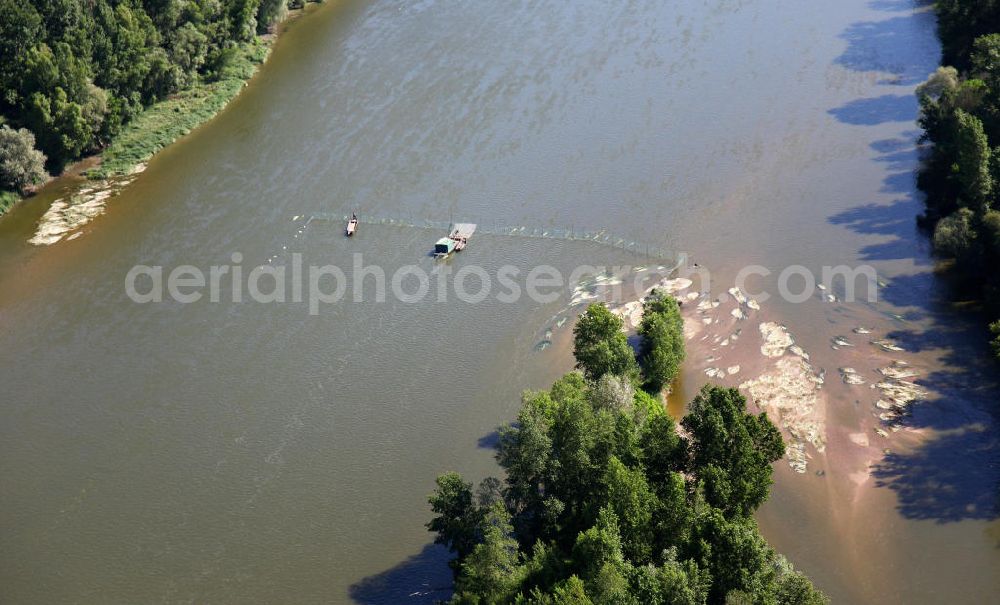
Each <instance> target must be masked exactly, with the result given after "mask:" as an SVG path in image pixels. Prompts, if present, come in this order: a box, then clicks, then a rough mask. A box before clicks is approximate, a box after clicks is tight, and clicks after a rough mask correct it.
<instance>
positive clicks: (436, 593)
mask: <svg viewBox="0 0 1000 605" xmlns="http://www.w3.org/2000/svg"><path fill="white" fill-rule="evenodd" d="M449 559H451V555H450V554H449V552H448V550H447V549H446V548H444V547H443V546H439V545H436V544H428V545H426V546H424V548H423V550H421V551H420V552H419V553H417V554H415V555H413V556H412V557H410V558H408V559H406V560H405V561H403V562H402V563H400V564H399V565H396V566H395V567H392V568H391V569H387V570H385V571H383V572H382V573H379V574H375V575H373V576H368V577H367V578H364V579H363V580H361V581H359V582H357V583H356V584H353V585H352V586H351V588H350V591H349V592H350V597H351V600H353V601H354V602H355V603H361V604H362V605H396V604H398V603H410V604H415V605H431V604H432V603H435V602H437V601H446V600H448V599H449V598H451V592H452V577H451V569H450V568H449V567H448V560H449Z"/></svg>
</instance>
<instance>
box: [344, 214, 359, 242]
mask: <svg viewBox="0 0 1000 605" xmlns="http://www.w3.org/2000/svg"><path fill="white" fill-rule="evenodd" d="M357 230H358V215H357V214H352V215H351V220H349V221H347V237H351V236H352V235H354V232H355V231H357Z"/></svg>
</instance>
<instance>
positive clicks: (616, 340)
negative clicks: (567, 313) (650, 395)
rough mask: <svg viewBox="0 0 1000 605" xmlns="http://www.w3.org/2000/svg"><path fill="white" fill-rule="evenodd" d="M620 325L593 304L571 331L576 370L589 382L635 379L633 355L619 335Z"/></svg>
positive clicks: (619, 322) (616, 318) (615, 319)
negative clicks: (614, 377)
mask: <svg viewBox="0 0 1000 605" xmlns="http://www.w3.org/2000/svg"><path fill="white" fill-rule="evenodd" d="M623 327H624V324H623V323H622V320H621V318H620V317H618V316H617V315H615V314H613V313H612V312H611V311H609V310H608V308H607V307H605V306H604V305H602V304H593V305H590V306H589V307H588V308H587V311H586V312H585V313H584V314H583V315H582V316H580V320H579V321H578V322H577V324H576V327H574V328H573V337H574V339H573V355H574V356H575V357H576V367H578V368H580V369H581V370H582V371H583V374H584V376H586V377H587V379H589V380H598V379H600V378H601V376H604V375H605V374H615V375H617V376H626V377H628V378H634V377H636V376H638V373H639V370H638V365H637V364H636V361H635V354H634V353H633V351H632V347H631V346H629V344H628V339H627V338H626V336H625V333H624V332H623Z"/></svg>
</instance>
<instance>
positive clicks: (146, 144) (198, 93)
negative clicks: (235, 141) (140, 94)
mask: <svg viewBox="0 0 1000 605" xmlns="http://www.w3.org/2000/svg"><path fill="white" fill-rule="evenodd" d="M273 40H274V35H267V36H262V37H259V38H257V39H256V40H254V41H252V42H248V43H245V44H241V45H239V46H237V47H236V48H237V49H238V52H237V53H236V55H235V57H234V59H233V60H232V62H231V63H230V64H229V65H227V66H226V67H225V68H224V70H223V72H222V75H221V77H220V78H219V79H218V80H215V81H212V82H200V83H198V84H196V85H194V86H192V87H191V88H189V89H187V90H184V91H181V92H179V93H177V94H175V95H172V96H170V97H169V98H167V99H164V100H163V101H160V102H158V103H154V104H153V105H151V106H149V107H148V108H146V110H145V111H143V112H142V113H141V114H139V115H138V116H137V117H136V118H135V119H133V120H132V121H131V122H129V123H128V124H127V125H126V126H125V127H124V128H123V129H122V132H121V133H120V134H119V135H118V136H117V137H115V139H114V140H113V141H112V142H111V144H110V145H108V147H107V148H106V149H105V150H104V151H103V152H102V153H101V154H100V158H101V161H100V164H99V165H98V166H96V167H95V168H92V169H91V170H89V171H87V172H86V176H88V177H89V178H91V179H95V180H100V179H107V178H109V177H114V176H123V175H126V174H130V173H133V172H136V168H137V167H141V166H142V165H143V164H145V163H146V162H148V161H149V159H150V158H151V157H153V155H154V154H155V153H156V152H157V151H159V150H161V149H163V148H164V147H166V146H167V145H170V144H171V143H173V142H174V141H176V140H177V139H179V138H181V137H182V136H184V135H186V134H187V133H189V132H191V130H192V129H194V128H197V127H198V126H200V125H201V124H203V123H204V122H207V121H208V120H210V119H212V118H213V117H215V116H216V114H218V113H219V112H220V111H222V109H223V108H225V107H226V105H228V104H229V102H230V101H232V100H233V99H234V98H236V95H238V94H239V92H240V90H242V89H243V87H244V86H246V83H247V81H248V80H250V78H252V77H253V75H254V74H255V73H257V67H258V66H259V65H260V64H261V63H263V62H264V61H265V60H267V56H268V54H269V53H270V50H271V44H272V42H273Z"/></svg>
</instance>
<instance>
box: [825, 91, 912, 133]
mask: <svg viewBox="0 0 1000 605" xmlns="http://www.w3.org/2000/svg"><path fill="white" fill-rule="evenodd" d="M917 109H918V104H917V98H916V97H915V96H914V95H912V94H905V95H890V94H887V95H882V96H879V97H872V98H868V99H855V100H854V101H851V102H849V103H846V104H844V105H841V106H840V107H835V108H833V109H831V110H829V112H827V113H829V114H830V115H832V116H833V117H835V118H836V119H837V120H838V121H840V122H843V123H844V124H852V125H855V126H875V125H877V124H884V123H886V122H912V121H913V120H914V118H915V117H916V115H917Z"/></svg>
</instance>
